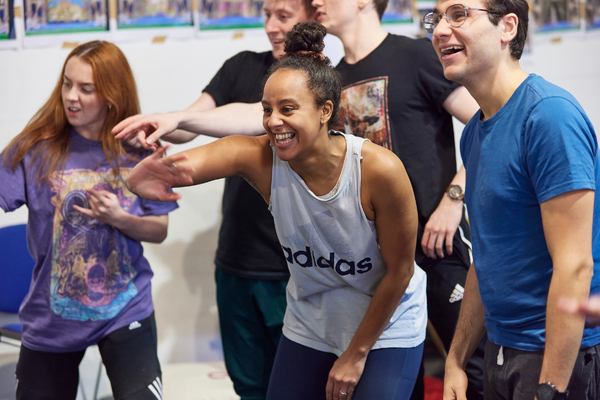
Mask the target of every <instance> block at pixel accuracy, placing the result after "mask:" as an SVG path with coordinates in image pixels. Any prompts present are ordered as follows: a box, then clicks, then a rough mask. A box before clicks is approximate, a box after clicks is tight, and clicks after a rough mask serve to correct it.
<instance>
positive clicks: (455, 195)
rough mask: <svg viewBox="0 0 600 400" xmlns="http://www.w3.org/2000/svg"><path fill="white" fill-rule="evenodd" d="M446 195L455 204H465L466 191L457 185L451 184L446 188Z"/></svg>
mask: <svg viewBox="0 0 600 400" xmlns="http://www.w3.org/2000/svg"><path fill="white" fill-rule="evenodd" d="M446 195H447V196H448V197H449V198H450V199H451V200H453V201H455V202H457V203H458V202H460V203H463V202H464V201H465V191H464V189H463V188H462V186H460V185H457V184H452V183H451V184H450V185H448V187H447V188H446Z"/></svg>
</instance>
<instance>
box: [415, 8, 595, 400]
mask: <svg viewBox="0 0 600 400" xmlns="http://www.w3.org/2000/svg"><path fill="white" fill-rule="evenodd" d="M528 13H529V6H528V3H527V1H526V0H508V1H497V0H488V1H484V0H466V1H461V2H458V1H457V0H440V1H438V2H437V4H436V7H435V8H434V10H433V12H432V13H430V14H428V15H426V16H425V17H424V20H423V22H424V25H425V27H426V28H427V29H428V30H429V31H430V32H431V31H432V32H433V48H434V49H435V51H436V52H437V54H438V57H439V59H440V61H441V63H442V66H443V68H444V75H445V76H446V78H448V79H451V80H453V81H456V82H459V83H460V84H462V85H464V87H466V88H467V89H468V90H469V92H470V93H471V94H472V95H473V97H474V98H475V100H477V103H479V105H480V107H481V109H480V110H479V112H477V113H476V114H475V116H474V117H473V118H472V119H471V121H469V123H468V124H467V126H466V127H465V129H464V131H463V135H462V139H461V154H462V157H463V163H464V166H465V169H466V192H465V193H466V203H467V208H468V210H469V216H470V222H471V227H472V232H473V236H472V238H473V258H474V264H473V265H472V266H471V268H470V270H469V276H468V278H467V284H466V287H465V294H464V299H463V304H462V308H461V312H460V317H459V321H458V325H457V328H456V333H455V335H454V339H453V341H452V346H451V347H450V352H449V354H448V358H447V360H446V369H445V376H444V399H447V400H449V399H463V398H464V396H465V390H466V387H467V380H466V377H465V374H464V365H465V363H466V360H467V359H468V357H469V355H470V353H471V352H472V350H473V348H474V346H475V345H476V344H477V343H478V342H479V341H480V339H481V337H482V335H483V333H484V332H485V331H486V330H487V337H488V341H487V344H486V350H485V368H484V391H485V393H484V395H485V398H486V400H494V399H511V400H520V399H523V400H524V399H527V400H530V399H533V398H536V399H537V400H553V399H554V400H556V399H577V400H584V399H589V400H591V399H597V398H598V394H599V393H600V377H599V376H598V373H599V372H598V371H599V369H598V366H599V365H600V356H599V355H600V344H599V343H600V328H599V327H596V328H592V327H591V326H586V325H585V318H584V317H583V316H581V315H572V314H569V313H566V312H564V311H562V310H561V309H560V307H559V306H558V304H559V302H558V299H560V298H562V297H568V298H572V299H575V301H584V300H587V298H588V296H589V295H590V294H599V293H600V240H599V239H598V237H599V236H598V233H599V229H600V225H599V224H598V222H599V221H598V218H599V217H600V201H599V200H598V198H597V197H595V190H596V189H597V188H598V185H599V184H600V162H599V161H600V160H599V159H598V142H597V139H596V134H595V132H594V128H593V127H592V124H591V123H590V121H589V119H588V117H587V116H586V114H585V112H584V110H583V109H582V107H581V106H580V105H579V103H578V102H577V100H576V99H575V98H574V97H573V96H572V95H571V94H569V93H568V92H567V91H565V90H563V89H561V88H559V87H557V86H555V85H553V84H551V83H549V82H547V81H546V80H544V79H543V78H542V77H540V76H536V75H534V74H531V75H529V74H527V73H526V72H525V71H523V69H522V68H521V66H520V64H519V59H520V57H521V54H522V52H523V47H524V45H525V40H526V38H527V28H528Z"/></svg>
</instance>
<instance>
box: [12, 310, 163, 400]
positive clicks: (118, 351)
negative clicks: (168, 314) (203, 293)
mask: <svg viewBox="0 0 600 400" xmlns="http://www.w3.org/2000/svg"><path fill="white" fill-rule="evenodd" d="M130 327H131V328H132V329H131V330H130ZM156 345H157V339H156V322H155V320H154V313H152V315H150V316H149V317H148V318H146V319H144V320H141V321H138V323H135V322H134V323H132V324H130V325H128V326H124V327H122V328H119V329H117V330H116V331H114V332H111V333H110V334H108V335H107V336H105V337H104V338H102V339H101V340H100V341H99V342H98V349H99V350H100V355H101V356H102V362H103V363H104V366H105V367H106V373H107V374H108V378H109V380H110V384H111V387H112V391H113V396H114V398H115V399H116V400H121V399H123V400H124V399H127V400H157V399H162V381H161V376H162V375H161V370H160V364H159V362H158V356H157V353H156ZM84 354H85V350H81V351H76V352H70V353H51V352H45V351H36V350H31V349H28V348H26V347H25V346H21V353H20V355H19V361H18V363H17V400H70V399H73V400H74V399H75V398H76V396H77V386H78V384H79V363H80V362H81V359H82V358H83V356H84Z"/></svg>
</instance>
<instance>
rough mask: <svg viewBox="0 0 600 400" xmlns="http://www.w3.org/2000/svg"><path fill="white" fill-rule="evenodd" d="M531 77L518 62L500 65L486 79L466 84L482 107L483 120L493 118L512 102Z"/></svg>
mask: <svg viewBox="0 0 600 400" xmlns="http://www.w3.org/2000/svg"><path fill="white" fill-rule="evenodd" d="M528 76H529V75H528V74H527V73H526V72H525V71H523V69H522V68H521V66H520V65H519V62H518V61H516V60H515V61H514V62H511V63H509V64H506V65H500V66H498V67H497V68H495V69H493V70H491V71H490V73H488V74H487V75H486V77H485V78H484V79H477V80H474V81H473V82H472V83H471V82H468V83H465V84H464V86H465V87H466V88H467V89H468V90H469V92H470V93H471V96H473V98H474V99H475V100H476V101H477V103H478V104H479V106H480V107H481V112H482V114H483V120H484V121H485V120H488V119H490V118H492V117H493V116H494V115H496V113H497V112H498V111H500V109H501V108H502V107H504V105H505V104H506V103H507V102H508V100H510V98H511V96H512V95H513V93H514V92H515V91H516V90H517V88H518V87H519V86H520V85H521V84H522V83H523V81H525V79H527V77H528Z"/></svg>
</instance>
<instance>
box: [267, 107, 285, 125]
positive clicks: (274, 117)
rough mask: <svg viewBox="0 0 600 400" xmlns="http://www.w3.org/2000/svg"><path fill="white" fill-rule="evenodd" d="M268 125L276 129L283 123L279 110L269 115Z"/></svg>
mask: <svg viewBox="0 0 600 400" xmlns="http://www.w3.org/2000/svg"><path fill="white" fill-rule="evenodd" d="M267 125H268V126H269V128H270V129H271V130H276V129H277V128H278V127H280V126H282V125H283V121H282V120H281V118H280V117H279V114H277V112H275V111H273V112H272V113H271V115H270V116H269V119H268V121H267Z"/></svg>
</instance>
